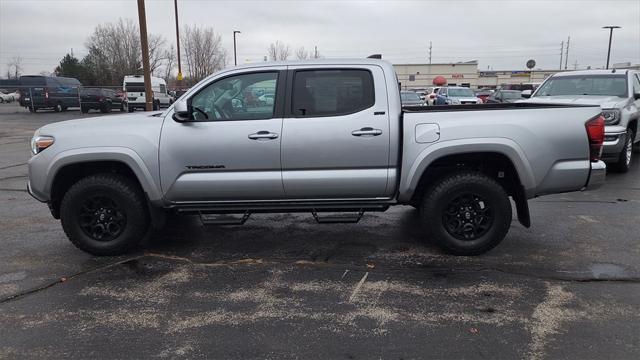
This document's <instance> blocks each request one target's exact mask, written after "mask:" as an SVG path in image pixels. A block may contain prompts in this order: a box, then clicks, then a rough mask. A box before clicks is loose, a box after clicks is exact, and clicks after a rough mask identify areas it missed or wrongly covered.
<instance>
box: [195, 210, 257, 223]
mask: <svg viewBox="0 0 640 360" xmlns="http://www.w3.org/2000/svg"><path fill="white" fill-rule="evenodd" d="M198 215H200V221H201V222H202V225H205V226H207V225H244V223H245V222H247V220H249V217H250V216H251V213H250V212H248V211H245V213H244V214H243V215H242V217H240V218H238V217H233V216H230V215H225V214H203V213H202V211H198Z"/></svg>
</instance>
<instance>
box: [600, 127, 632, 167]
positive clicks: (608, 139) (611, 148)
mask: <svg viewBox="0 0 640 360" xmlns="http://www.w3.org/2000/svg"><path fill="white" fill-rule="evenodd" d="M626 142H627V129H626V128H624V127H622V126H616V127H615V128H614V129H611V130H610V129H606V130H605V133H604V144H603V147H602V160H604V161H618V159H619V158H620V153H621V152H622V149H623V148H624V145H625V143H626Z"/></svg>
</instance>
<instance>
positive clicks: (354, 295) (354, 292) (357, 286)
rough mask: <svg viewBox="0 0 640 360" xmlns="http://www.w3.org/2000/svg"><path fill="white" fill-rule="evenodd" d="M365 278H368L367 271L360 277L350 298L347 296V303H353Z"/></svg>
mask: <svg viewBox="0 0 640 360" xmlns="http://www.w3.org/2000/svg"><path fill="white" fill-rule="evenodd" d="M367 276H369V272H368V271H367V272H366V273H364V276H363V277H362V279H360V281H359V282H358V284H357V285H356V287H355V288H354V289H353V291H352V292H351V296H349V302H353V300H354V299H355V298H356V296H357V295H358V291H360V288H361V287H362V284H364V282H365V281H367Z"/></svg>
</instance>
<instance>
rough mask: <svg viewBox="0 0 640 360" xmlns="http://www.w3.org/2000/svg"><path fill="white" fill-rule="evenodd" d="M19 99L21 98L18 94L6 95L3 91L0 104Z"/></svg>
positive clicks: (0, 94) (0, 95)
mask: <svg viewBox="0 0 640 360" xmlns="http://www.w3.org/2000/svg"><path fill="white" fill-rule="evenodd" d="M19 98H20V95H19V94H18V93H17V92H13V93H9V94H5V93H3V92H2V91H0V104H1V103H10V102H14V101H16V100H18V99H19Z"/></svg>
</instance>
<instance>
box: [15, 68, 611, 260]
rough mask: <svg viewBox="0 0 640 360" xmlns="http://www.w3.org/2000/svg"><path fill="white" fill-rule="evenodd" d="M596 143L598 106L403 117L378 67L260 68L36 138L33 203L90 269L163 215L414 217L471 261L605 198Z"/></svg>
mask: <svg viewBox="0 0 640 360" xmlns="http://www.w3.org/2000/svg"><path fill="white" fill-rule="evenodd" d="M263 95H273V99H274V101H272V102H265V101H260V98H261V97H262V96H263ZM551 129H552V131H550V130H551ZM603 139H604V119H603V117H602V114H601V109H600V107H598V106H573V105H552V104H517V103H514V104H492V105H452V106H432V107H424V106H419V107H418V106H416V107H405V108H403V107H402V106H401V101H400V87H399V83H398V80H397V77H396V74H395V72H394V69H393V66H392V65H391V64H389V63H387V62H384V61H382V60H377V59H361V60H340V61H337V60H317V61H316V60H313V61H307V62H289V63H287V62H284V63H271V64H268V63H261V64H250V65H246V66H241V67H235V68H230V69H226V70H223V71H220V72H218V73H216V74H213V75H211V76H210V77H208V78H206V79H205V80H202V81H201V82H200V83H199V84H197V85H196V86H194V87H193V88H191V89H190V90H189V91H188V92H187V93H186V94H184V95H183V96H182V97H181V98H180V99H178V100H177V101H176V102H175V103H174V104H173V105H172V106H171V107H169V108H168V109H167V110H165V111H164V112H161V113H160V112H155V113H151V114H149V113H144V114H124V115H114V116H108V117H101V118H92V119H80V120H71V121H64V122H59V123H52V124H49V125H46V126H44V127H42V128H40V129H38V130H37V131H36V132H35V135H34V137H33V139H32V152H33V156H32V157H31V159H30V160H29V180H28V184H27V188H28V191H29V193H30V194H31V195H32V196H33V197H35V198H36V199H38V200H40V201H42V202H46V203H47V204H48V206H49V208H50V210H51V213H52V215H53V217H54V218H56V219H60V220H61V223H62V228H63V229H64V231H65V233H66V235H67V236H68V238H69V239H70V240H71V242H72V243H73V244H74V245H76V246H77V247H78V248H80V249H82V250H84V251H87V252H89V253H91V254H95V255H115V254H122V253H125V252H127V251H130V250H131V249H133V248H134V247H136V246H137V244H138V243H139V242H140V241H141V239H143V238H145V237H147V236H149V234H153V231H154V229H159V228H160V227H161V226H162V223H163V219H164V217H165V216H166V214H167V213H169V212H178V213H192V214H198V215H200V216H201V218H202V219H203V222H205V223H230V222H231V221H233V222H232V223H238V224H241V223H244V221H245V220H247V218H248V217H249V216H250V215H251V214H252V213H257V212H284V213H290V212H302V211H305V212H310V213H311V214H312V215H313V217H314V218H315V219H316V220H317V221H318V222H357V221H358V220H359V219H360V218H361V217H362V214H363V213H364V212H368V211H385V210H386V209H388V208H389V207H390V206H395V205H411V206H414V207H416V208H418V209H419V213H420V216H421V219H422V222H423V223H424V237H425V239H429V240H431V241H435V242H436V243H437V244H439V245H440V246H441V247H442V248H443V249H444V250H445V251H447V252H449V253H452V254H458V255H476V254H481V253H484V252H486V251H488V250H490V249H491V248H493V247H495V246H496V245H497V244H498V243H500V242H501V241H502V240H503V238H504V237H505V236H506V234H507V232H508V230H509V227H510V226H511V221H512V201H513V203H514V204H515V207H514V208H515V209H516V212H517V218H518V220H519V221H520V223H522V224H523V225H524V226H526V227H529V226H530V215H529V208H528V205H527V200H528V199H531V198H534V197H536V196H541V195H545V194H552V193H561V192H568V191H577V190H581V189H585V188H587V187H596V186H598V185H600V184H602V182H603V181H604V177H605V170H606V166H605V165H604V163H603V162H602V161H600V154H601V151H602V144H603ZM229 218H231V221H230V220H229Z"/></svg>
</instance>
